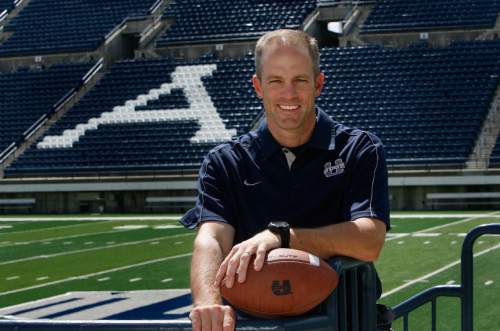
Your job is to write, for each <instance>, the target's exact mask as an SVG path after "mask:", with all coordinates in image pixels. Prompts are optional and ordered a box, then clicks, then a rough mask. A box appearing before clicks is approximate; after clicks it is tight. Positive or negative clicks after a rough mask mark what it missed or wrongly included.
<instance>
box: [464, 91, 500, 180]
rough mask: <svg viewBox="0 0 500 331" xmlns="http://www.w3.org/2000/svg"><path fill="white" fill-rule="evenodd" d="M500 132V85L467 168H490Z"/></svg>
mask: <svg viewBox="0 0 500 331" xmlns="http://www.w3.org/2000/svg"><path fill="white" fill-rule="evenodd" d="M499 133H500V85H499V86H498V87H497V90H496V92H495V98H494V99H493V102H492V103H491V106H490V109H489V111H488V115H487V116H486V118H485V120H484V123H483V125H482V128H481V131H480V134H479V136H478V138H477V140H476V143H475V146H474V149H473V150H472V153H471V154H470V156H469V159H468V160H467V162H466V168H467V169H482V170H486V169H488V166H489V163H490V157H491V154H492V152H493V149H494V148H495V144H496V141H497V137H498V134H499Z"/></svg>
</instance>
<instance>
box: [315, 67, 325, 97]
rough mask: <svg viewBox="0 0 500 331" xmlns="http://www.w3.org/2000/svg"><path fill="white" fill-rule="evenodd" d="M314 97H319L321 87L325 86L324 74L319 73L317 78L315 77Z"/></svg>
mask: <svg viewBox="0 0 500 331" xmlns="http://www.w3.org/2000/svg"><path fill="white" fill-rule="evenodd" d="M315 83H316V96H317V97H319V95H320V94H321V91H322V90H323V85H325V74H324V73H323V72H320V73H319V75H318V77H316V82H315Z"/></svg>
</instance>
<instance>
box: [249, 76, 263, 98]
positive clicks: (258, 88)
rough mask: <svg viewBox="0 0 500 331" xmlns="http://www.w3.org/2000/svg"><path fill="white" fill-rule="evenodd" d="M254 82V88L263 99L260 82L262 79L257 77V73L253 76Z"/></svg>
mask: <svg viewBox="0 0 500 331" xmlns="http://www.w3.org/2000/svg"><path fill="white" fill-rule="evenodd" d="M252 84H253V88H254V89H255V93H257V97H259V99H262V98H263V97H262V85H261V83H260V79H259V78H258V77H257V75H253V76H252Z"/></svg>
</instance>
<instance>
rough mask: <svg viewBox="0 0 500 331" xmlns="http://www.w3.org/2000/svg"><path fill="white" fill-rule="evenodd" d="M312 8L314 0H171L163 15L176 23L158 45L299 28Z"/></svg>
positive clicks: (314, 6)
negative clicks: (268, 0) (229, 1)
mask: <svg viewBox="0 0 500 331" xmlns="http://www.w3.org/2000/svg"><path fill="white" fill-rule="evenodd" d="M315 8H316V1H313V0H306V1H304V0H300V1H299V0H288V1H270V2H267V1H249V0H235V1H231V3H230V4H228V3H227V2H226V1H222V0H212V1H204V0H180V1H178V0H172V1H171V4H170V6H169V7H168V8H167V9H166V11H165V14H164V15H165V16H166V17H170V18H173V19H174V20H175V22H174V23H173V25H172V27H171V28H170V29H169V30H167V31H166V33H165V34H163V35H162V36H161V37H160V38H159V40H158V41H157V46H159V47H161V46H167V45H171V44H186V43H198V42H213V41H220V40H231V39H245V40H248V39H256V38H257V37H259V36H260V35H262V34H263V33H265V32H266V31H271V30H274V29H278V28H298V27H299V26H300V25H301V24H302V23H303V21H304V19H305V18H306V17H307V16H308V15H309V14H311V13H312V11H313V10H314V9H315Z"/></svg>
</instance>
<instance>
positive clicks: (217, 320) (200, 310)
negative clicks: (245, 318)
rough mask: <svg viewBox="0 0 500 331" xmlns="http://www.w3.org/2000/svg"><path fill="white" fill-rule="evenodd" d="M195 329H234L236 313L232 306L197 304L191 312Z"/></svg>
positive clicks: (223, 330) (204, 330)
mask: <svg viewBox="0 0 500 331" xmlns="http://www.w3.org/2000/svg"><path fill="white" fill-rule="evenodd" d="M189 318H190V319H191V324H192V328H193V331H233V330H234V328H235V325H236V313H235V312H234V310H233V308H231V307H230V306H223V305H207V306H197V307H194V308H193V310H191V313H190V314H189Z"/></svg>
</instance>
